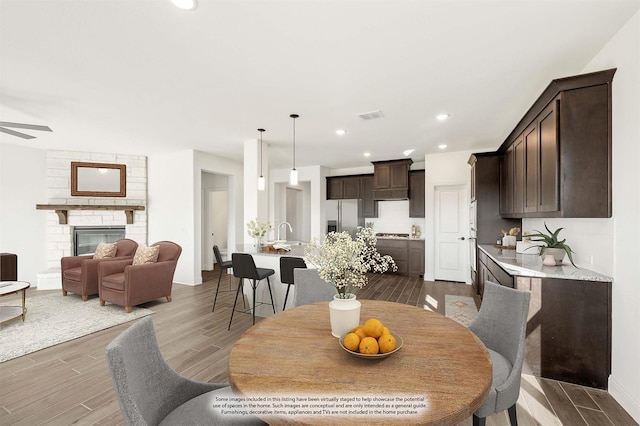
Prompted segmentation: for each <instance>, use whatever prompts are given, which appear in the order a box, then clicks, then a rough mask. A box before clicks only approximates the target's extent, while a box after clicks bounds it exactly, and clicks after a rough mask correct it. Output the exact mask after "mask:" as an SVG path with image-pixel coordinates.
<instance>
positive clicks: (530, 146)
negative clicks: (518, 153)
mask: <svg viewBox="0 0 640 426" xmlns="http://www.w3.org/2000/svg"><path fill="white" fill-rule="evenodd" d="M523 139H524V194H523V195H524V197H523V199H524V213H531V212H536V211H537V208H538V147H539V144H538V127H537V126H536V125H535V123H534V124H532V125H531V126H529V127H528V128H527V129H526V130H525V131H524V134H523Z"/></svg>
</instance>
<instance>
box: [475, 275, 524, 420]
mask: <svg viewBox="0 0 640 426" xmlns="http://www.w3.org/2000/svg"><path fill="white" fill-rule="evenodd" d="M530 297H531V294H530V293H529V292H527V291H519V290H514V289H512V288H509V287H505V286H501V285H499V284H495V283H492V282H490V281H487V282H486V283H485V287H484V294H483V298H482V305H481V306H480V311H479V312H478V316H477V317H476V319H475V320H474V321H473V322H472V323H471V324H470V325H469V330H470V331H471V332H473V333H474V334H475V335H476V336H478V338H479V339H480V340H481V341H482V343H484V345H485V346H486V347H487V349H488V350H489V355H490V356H491V363H492V364H493V381H492V383H491V389H490V390H489V395H488V396H487V399H486V400H485V401H484V403H483V404H482V406H480V408H478V409H477V410H476V412H475V413H474V414H473V425H474V426H476V425H478V426H481V425H482V426H483V425H484V424H485V420H486V417H488V416H490V415H492V414H494V413H499V412H501V411H504V410H508V412H509V421H510V422H511V425H517V424H518V420H517V417H516V403H517V401H518V395H519V394H520V379H521V374H522V363H523V361H524V349H525V334H526V329H527V315H528V312H529V299H530Z"/></svg>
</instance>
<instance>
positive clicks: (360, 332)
mask: <svg viewBox="0 0 640 426" xmlns="http://www.w3.org/2000/svg"><path fill="white" fill-rule="evenodd" d="M351 332H352V333H356V334H357V335H358V336H360V339H364V338H365V337H367V333H365V332H364V328H362V326H361V325H359V326H357V327H356V328H354V329H353V330H351Z"/></svg>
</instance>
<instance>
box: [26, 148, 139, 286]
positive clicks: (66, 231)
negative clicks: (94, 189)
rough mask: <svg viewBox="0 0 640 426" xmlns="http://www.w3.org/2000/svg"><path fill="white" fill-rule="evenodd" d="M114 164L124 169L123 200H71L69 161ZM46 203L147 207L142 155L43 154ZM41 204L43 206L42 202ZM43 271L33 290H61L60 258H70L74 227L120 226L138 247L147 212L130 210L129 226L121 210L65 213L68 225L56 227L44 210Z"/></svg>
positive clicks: (55, 219)
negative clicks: (131, 221) (45, 223)
mask: <svg viewBox="0 0 640 426" xmlns="http://www.w3.org/2000/svg"><path fill="white" fill-rule="evenodd" d="M72 161H84V162H93V163H115V164H126V166H127V196H126V197H72V196H71V162H72ZM47 197H48V200H47V204H55V205H59V204H62V205H64V204H68V205H77V204H86V205H89V206H90V205H95V206H99V205H100V206H104V205H122V204H126V205H142V206H146V204H147V158H146V157H144V156H134V155H120V154H104V153H94V152H75V151H47ZM43 204H45V203H43ZM46 215H47V235H46V253H47V255H46V258H47V270H45V271H43V272H41V273H39V274H38V283H37V288H38V289H39V290H52V289H61V288H62V278H61V275H60V259H61V258H62V257H64V256H72V255H73V227H74V226H124V228H125V237H126V238H130V239H132V240H134V241H136V242H137V243H138V244H147V211H146V209H145V210H136V211H134V217H133V223H131V224H128V223H127V218H126V215H125V212H124V211H122V210H91V209H89V210H84V209H83V210H69V211H68V214H67V219H68V223H67V224H62V225H61V224H60V223H59V217H58V215H57V214H56V213H55V211H53V210H48V211H46Z"/></svg>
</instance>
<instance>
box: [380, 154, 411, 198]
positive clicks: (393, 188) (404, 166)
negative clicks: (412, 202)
mask: <svg viewBox="0 0 640 426" xmlns="http://www.w3.org/2000/svg"><path fill="white" fill-rule="evenodd" d="M412 163H413V161H412V160H411V159H410V158H403V159H401V160H388V161H372V164H373V199H374V200H378V201H392V200H408V199H409V167H411V164H412Z"/></svg>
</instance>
